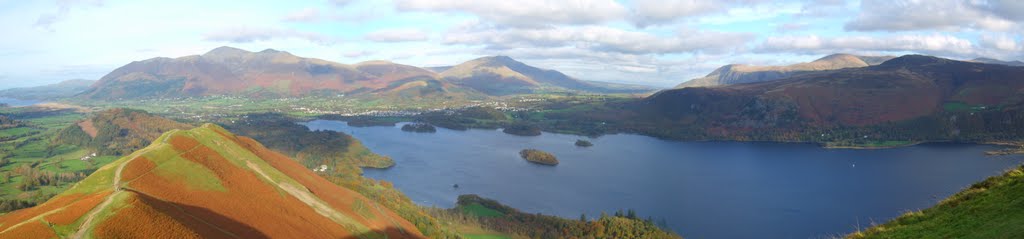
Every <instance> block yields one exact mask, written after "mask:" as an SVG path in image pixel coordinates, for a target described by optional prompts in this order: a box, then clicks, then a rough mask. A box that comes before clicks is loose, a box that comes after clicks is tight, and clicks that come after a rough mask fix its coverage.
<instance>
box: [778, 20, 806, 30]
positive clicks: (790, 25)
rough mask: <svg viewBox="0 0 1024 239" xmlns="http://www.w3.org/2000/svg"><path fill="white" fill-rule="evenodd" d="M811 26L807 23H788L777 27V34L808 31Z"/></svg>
mask: <svg viewBox="0 0 1024 239" xmlns="http://www.w3.org/2000/svg"><path fill="white" fill-rule="evenodd" d="M808 26H810V24H808V23H806V22H787V23H782V24H778V25H775V31H777V32H791V31H799V30H804V29H807V27H808Z"/></svg>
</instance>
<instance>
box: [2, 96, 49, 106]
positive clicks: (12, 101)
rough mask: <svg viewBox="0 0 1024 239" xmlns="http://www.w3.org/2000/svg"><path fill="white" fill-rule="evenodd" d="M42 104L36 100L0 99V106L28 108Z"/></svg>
mask: <svg viewBox="0 0 1024 239" xmlns="http://www.w3.org/2000/svg"><path fill="white" fill-rule="evenodd" d="M39 103H42V102H40V101H38V100H19V99H13V98H4V97H0V104H7V105H10V106H14V107H21V106H29V105H34V104H39Z"/></svg>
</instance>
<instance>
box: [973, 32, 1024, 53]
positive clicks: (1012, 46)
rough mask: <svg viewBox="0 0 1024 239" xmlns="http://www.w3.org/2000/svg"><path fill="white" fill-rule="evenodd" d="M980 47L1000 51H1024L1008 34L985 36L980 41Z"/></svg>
mask: <svg viewBox="0 0 1024 239" xmlns="http://www.w3.org/2000/svg"><path fill="white" fill-rule="evenodd" d="M978 40H979V41H978V43H979V45H981V46H982V47H985V48H990V49H993V50H999V51H1021V50H1024V49H1022V48H1024V47H1022V46H1021V44H1020V43H1018V42H1017V40H1016V39H1014V38H1013V37H1010V36H1009V35H1006V34H985V35H982V36H981V37H980V38H979V39H978Z"/></svg>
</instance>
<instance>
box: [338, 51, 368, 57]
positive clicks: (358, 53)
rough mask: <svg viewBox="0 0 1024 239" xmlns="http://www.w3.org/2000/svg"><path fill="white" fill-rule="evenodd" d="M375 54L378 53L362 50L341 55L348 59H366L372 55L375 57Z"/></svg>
mask: <svg viewBox="0 0 1024 239" xmlns="http://www.w3.org/2000/svg"><path fill="white" fill-rule="evenodd" d="M375 53H376V52H375V51H366V50H360V51H350V52H345V53H342V54H341V55H342V56H344V57H348V58H360V57H364V56H370V55H373V54H375Z"/></svg>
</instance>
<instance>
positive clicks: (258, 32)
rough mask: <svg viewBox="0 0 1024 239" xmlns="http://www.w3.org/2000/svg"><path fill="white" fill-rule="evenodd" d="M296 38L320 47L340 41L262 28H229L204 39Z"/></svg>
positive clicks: (256, 39) (311, 33)
mask: <svg viewBox="0 0 1024 239" xmlns="http://www.w3.org/2000/svg"><path fill="white" fill-rule="evenodd" d="M288 38H296V39H303V40H306V41H309V42H313V43H317V44H321V45H333V44H335V43H337V42H338V41H340V40H339V39H337V38H335V37H330V36H327V35H323V34H319V33H313V32H303V31H298V30H294V29H278V28H262V27H255V28H254V27H231V28H224V29H220V30H216V31H212V32H207V33H206V34H205V36H204V39H206V40H208V41H222V42H231V43H251V42H261V41H269V40H275V39H288Z"/></svg>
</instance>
